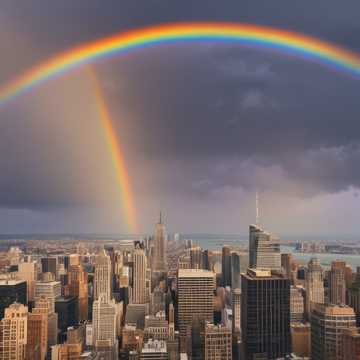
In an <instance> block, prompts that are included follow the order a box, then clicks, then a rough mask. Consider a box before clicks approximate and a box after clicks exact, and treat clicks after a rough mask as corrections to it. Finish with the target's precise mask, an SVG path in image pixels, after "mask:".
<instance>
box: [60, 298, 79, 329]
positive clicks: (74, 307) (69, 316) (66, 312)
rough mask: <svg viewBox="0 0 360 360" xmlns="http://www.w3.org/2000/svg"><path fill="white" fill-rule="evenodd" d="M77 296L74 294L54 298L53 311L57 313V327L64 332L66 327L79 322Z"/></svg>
mask: <svg viewBox="0 0 360 360" xmlns="http://www.w3.org/2000/svg"><path fill="white" fill-rule="evenodd" d="M78 311H79V308H78V298H77V297H75V296H67V297H58V298H57V299H56V300H55V312H56V313H57V314H58V327H59V329H60V331H61V332H62V333H63V334H65V333H66V331H67V328H68V327H70V326H75V325H77V324H78V322H79V315H78Z"/></svg>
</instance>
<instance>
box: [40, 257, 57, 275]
mask: <svg viewBox="0 0 360 360" xmlns="http://www.w3.org/2000/svg"><path fill="white" fill-rule="evenodd" d="M56 270H57V259H56V257H46V258H42V259H41V272H42V273H48V272H50V273H52V274H53V275H54V279H56V276H57V271H56Z"/></svg>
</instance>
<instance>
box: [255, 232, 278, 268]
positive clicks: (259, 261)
mask: <svg viewBox="0 0 360 360" xmlns="http://www.w3.org/2000/svg"><path fill="white" fill-rule="evenodd" d="M249 267H250V268H268V269H272V270H280V269H281V254H280V244H279V241H278V240H276V239H274V238H273V237H272V235H271V234H270V233H268V232H266V231H264V230H263V229H261V227H260V226H257V225H250V227H249Z"/></svg>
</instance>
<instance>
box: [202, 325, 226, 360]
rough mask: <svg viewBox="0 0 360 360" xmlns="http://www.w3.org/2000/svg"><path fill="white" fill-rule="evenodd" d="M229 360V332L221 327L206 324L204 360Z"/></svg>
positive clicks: (224, 327)
mask: <svg viewBox="0 0 360 360" xmlns="http://www.w3.org/2000/svg"><path fill="white" fill-rule="evenodd" d="M218 359H221V360H231V359H232V338H231V330H230V329H228V328H227V327H226V326H223V325H214V324H211V323H206V325H205V360H218Z"/></svg>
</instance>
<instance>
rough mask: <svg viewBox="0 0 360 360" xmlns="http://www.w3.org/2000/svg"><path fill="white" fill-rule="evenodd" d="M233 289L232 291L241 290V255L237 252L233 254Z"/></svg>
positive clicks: (231, 260) (231, 272)
mask: <svg viewBox="0 0 360 360" xmlns="http://www.w3.org/2000/svg"><path fill="white" fill-rule="evenodd" d="M230 262H231V269H230V270H231V271H230V274H231V288H232V289H241V276H240V273H241V255H240V254H239V253H238V252H236V251H232V252H231V259H230Z"/></svg>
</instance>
